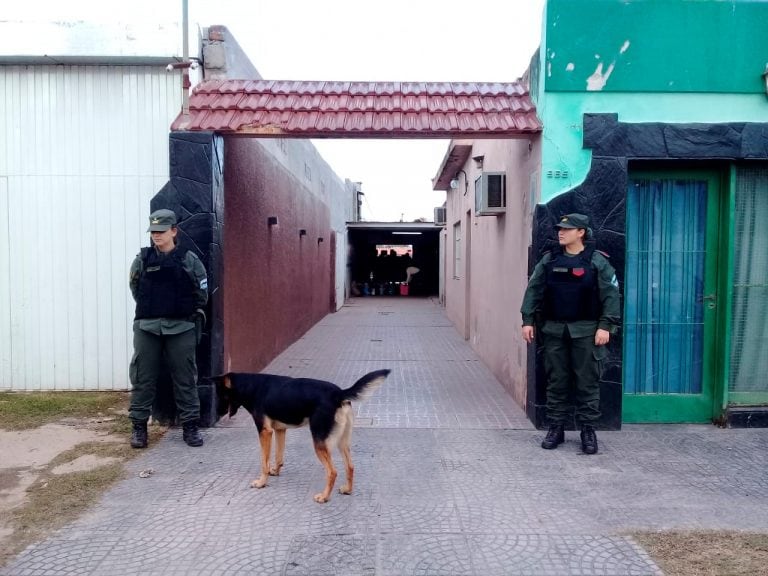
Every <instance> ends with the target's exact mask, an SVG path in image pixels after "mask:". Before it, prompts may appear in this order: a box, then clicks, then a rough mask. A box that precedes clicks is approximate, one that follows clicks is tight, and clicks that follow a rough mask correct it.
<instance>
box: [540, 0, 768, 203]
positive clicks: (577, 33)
mask: <svg viewBox="0 0 768 576" xmlns="http://www.w3.org/2000/svg"><path fill="white" fill-rule="evenodd" d="M686 22H687V24H685V23H686ZM625 42H629V44H628V46H626V45H625V44H624V43H625ZM541 45H542V49H541V54H540V65H541V70H540V74H539V77H538V86H536V87H533V88H532V89H533V90H537V92H538V94H537V95H536V96H537V98H536V100H537V104H536V107H537V113H538V115H539V118H540V119H541V120H542V122H543V124H544V133H543V145H542V172H541V198H540V202H548V201H549V200H551V199H552V198H554V197H555V196H557V195H559V194H561V193H563V192H565V191H567V190H570V189H571V188H573V187H574V186H577V185H579V184H580V183H581V182H582V181H583V180H584V178H585V176H586V175H587V173H588V172H589V167H590V163H591V159H592V156H591V152H590V151H589V150H585V149H583V147H582V121H583V115H584V114H585V113H616V114H618V116H619V121H620V122H668V123H693V122H701V123H707V124H711V123H724V122H766V121H768V97H766V94H765V84H764V83H763V80H762V77H761V75H762V73H763V71H764V70H765V67H766V64H767V63H768V0H760V1H757V0H749V1H738V0H733V1H723V0H549V1H548V2H547V5H546V9H545V13H544V24H543V38H542V43H541ZM625 46H626V49H625V50H624V51H623V52H622V51H621V48H622V47H625ZM596 55H598V56H599V58H596V57H595V56H596ZM569 63H572V64H573V69H572V70H567V69H566V68H567V67H568V64H569ZM600 63H602V64H603V68H602V73H603V79H605V77H606V75H607V71H608V68H609V66H610V65H611V64H613V69H612V71H611V73H610V75H608V76H607V80H606V82H605V85H604V87H603V89H602V90H591V91H588V90H587V78H588V77H589V76H591V75H592V74H593V73H594V72H595V71H596V69H597V66H598V65H599V64H600Z"/></svg>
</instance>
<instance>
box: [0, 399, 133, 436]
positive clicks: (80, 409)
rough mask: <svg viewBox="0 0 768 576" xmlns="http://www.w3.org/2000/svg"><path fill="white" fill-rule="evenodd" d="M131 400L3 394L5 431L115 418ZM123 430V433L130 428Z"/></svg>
mask: <svg viewBox="0 0 768 576" xmlns="http://www.w3.org/2000/svg"><path fill="white" fill-rule="evenodd" d="M128 398H129V393H128V392H0V422H1V423H2V428H3V429H5V430H25V429H28V428H37V427H38V426H42V425H43V424H49V423H51V422H56V421H58V420H61V419H62V418H98V417H114V416H116V415H117V414H119V413H121V412H122V413H124V412H125V410H126V409H127V406H128ZM125 420H128V418H127V417H126V418H125ZM120 426H121V430H120V431H121V432H122V431H123V430H122V427H124V426H126V424H125V423H121V424H120Z"/></svg>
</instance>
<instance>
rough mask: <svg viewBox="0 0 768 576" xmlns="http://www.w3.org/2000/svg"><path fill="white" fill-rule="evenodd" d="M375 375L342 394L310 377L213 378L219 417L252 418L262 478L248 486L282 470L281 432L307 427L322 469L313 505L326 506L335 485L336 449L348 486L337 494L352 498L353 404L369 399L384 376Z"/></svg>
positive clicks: (378, 372) (260, 484)
mask: <svg viewBox="0 0 768 576" xmlns="http://www.w3.org/2000/svg"><path fill="white" fill-rule="evenodd" d="M389 372H390V371H389V370H376V371H375V372H370V373H368V374H366V375H365V376H363V377H362V378H360V379H359V380H358V381H357V382H355V383H354V385H353V386H352V387H351V388H347V389H345V390H342V389H341V388H339V387H338V386H336V385H335V384H333V383H331V382H326V381H324V380H315V379H313V378H291V377H289V376H277V375H275V374H247V373H238V372H230V373H228V374H224V375H223V376H217V377H216V378H215V380H216V382H217V392H218V413H219V416H224V415H225V414H227V413H228V414H229V415H230V416H234V414H235V413H236V412H237V410H238V409H239V408H240V406H242V407H243V408H245V409H246V410H248V412H250V413H251V416H253V421H254V422H255V423H256V428H257V429H258V431H259V442H260V444H261V475H260V476H259V477H258V478H257V479H256V480H254V481H253V482H252V483H251V486H253V487H254V488H263V487H264V486H266V485H267V479H268V478H269V476H278V475H279V474H280V468H282V466H283V454H284V452H285V431H286V429H288V428H298V427H300V426H305V425H307V424H309V429H310V431H311V433H312V442H313V444H314V446H315V453H316V454H317V457H318V459H319V460H320V462H321V464H322V465H323V466H324V467H325V473H326V484H325V489H324V490H323V491H322V492H320V493H319V494H316V495H315V502H327V501H328V500H329V498H330V497H331V491H332V490H333V485H334V484H335V482H336V468H334V466H333V459H332V457H331V451H332V450H333V448H334V447H336V446H338V448H339V451H340V452H341V455H342V457H343V459H344V466H345V468H346V472H347V483H346V484H344V485H343V486H342V487H341V488H339V492H341V493H342V494H351V493H352V484H353V481H354V475H355V470H354V467H353V465H352V454H351V452H350V437H351V435H352V427H353V424H354V415H353V414H352V406H351V401H352V400H361V399H364V398H365V397H367V396H369V395H370V394H371V393H372V392H373V391H374V390H375V389H376V388H377V387H378V386H380V385H381V384H382V383H383V382H384V380H386V378H387V376H388V375H389ZM273 431H274V432H275V444H276V449H275V464H274V466H272V467H270V466H269V460H270V450H271V447H272V432H273Z"/></svg>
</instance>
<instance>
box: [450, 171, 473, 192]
mask: <svg viewBox="0 0 768 576" xmlns="http://www.w3.org/2000/svg"><path fill="white" fill-rule="evenodd" d="M459 174H464V195H465V196H466V195H467V188H469V178H468V177H467V173H466V172H464V170H459V171H457V172H456V176H454V177H453V179H452V180H451V190H456V189H457V188H458V187H459Z"/></svg>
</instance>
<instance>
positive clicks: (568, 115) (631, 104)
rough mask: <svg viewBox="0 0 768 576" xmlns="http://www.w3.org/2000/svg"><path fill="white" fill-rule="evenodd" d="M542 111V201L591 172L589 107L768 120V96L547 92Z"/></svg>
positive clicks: (667, 116)
mask: <svg viewBox="0 0 768 576" xmlns="http://www.w3.org/2000/svg"><path fill="white" fill-rule="evenodd" d="M537 112H538V114H539V118H541V120H542V122H543V123H544V137H543V145H542V168H541V199H540V202H548V201H549V200H551V199H552V198H554V197H555V196H557V195H559V194H562V193H563V192H566V191H568V190H570V189H571V188H573V187H574V186H577V185H579V184H581V182H583V181H584V178H585V177H586V175H587V173H588V172H589V167H590V164H591V162H592V152H591V150H587V149H584V148H583V142H582V123H583V117H584V114H585V113H601V112H602V113H616V114H618V115H619V121H620V122H668V123H670V124H674V123H692V122H694V123H699V122H700V123H706V124H714V123H726V122H766V121H768V98H767V97H766V95H765V94H699V95H691V94H658V93H650V94H616V93H614V94H604V93H554V94H551V93H547V94H545V97H544V98H540V99H539V103H538V105H537ZM558 171H559V172H558ZM566 173H567V176H565V175H564V174H566Z"/></svg>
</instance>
